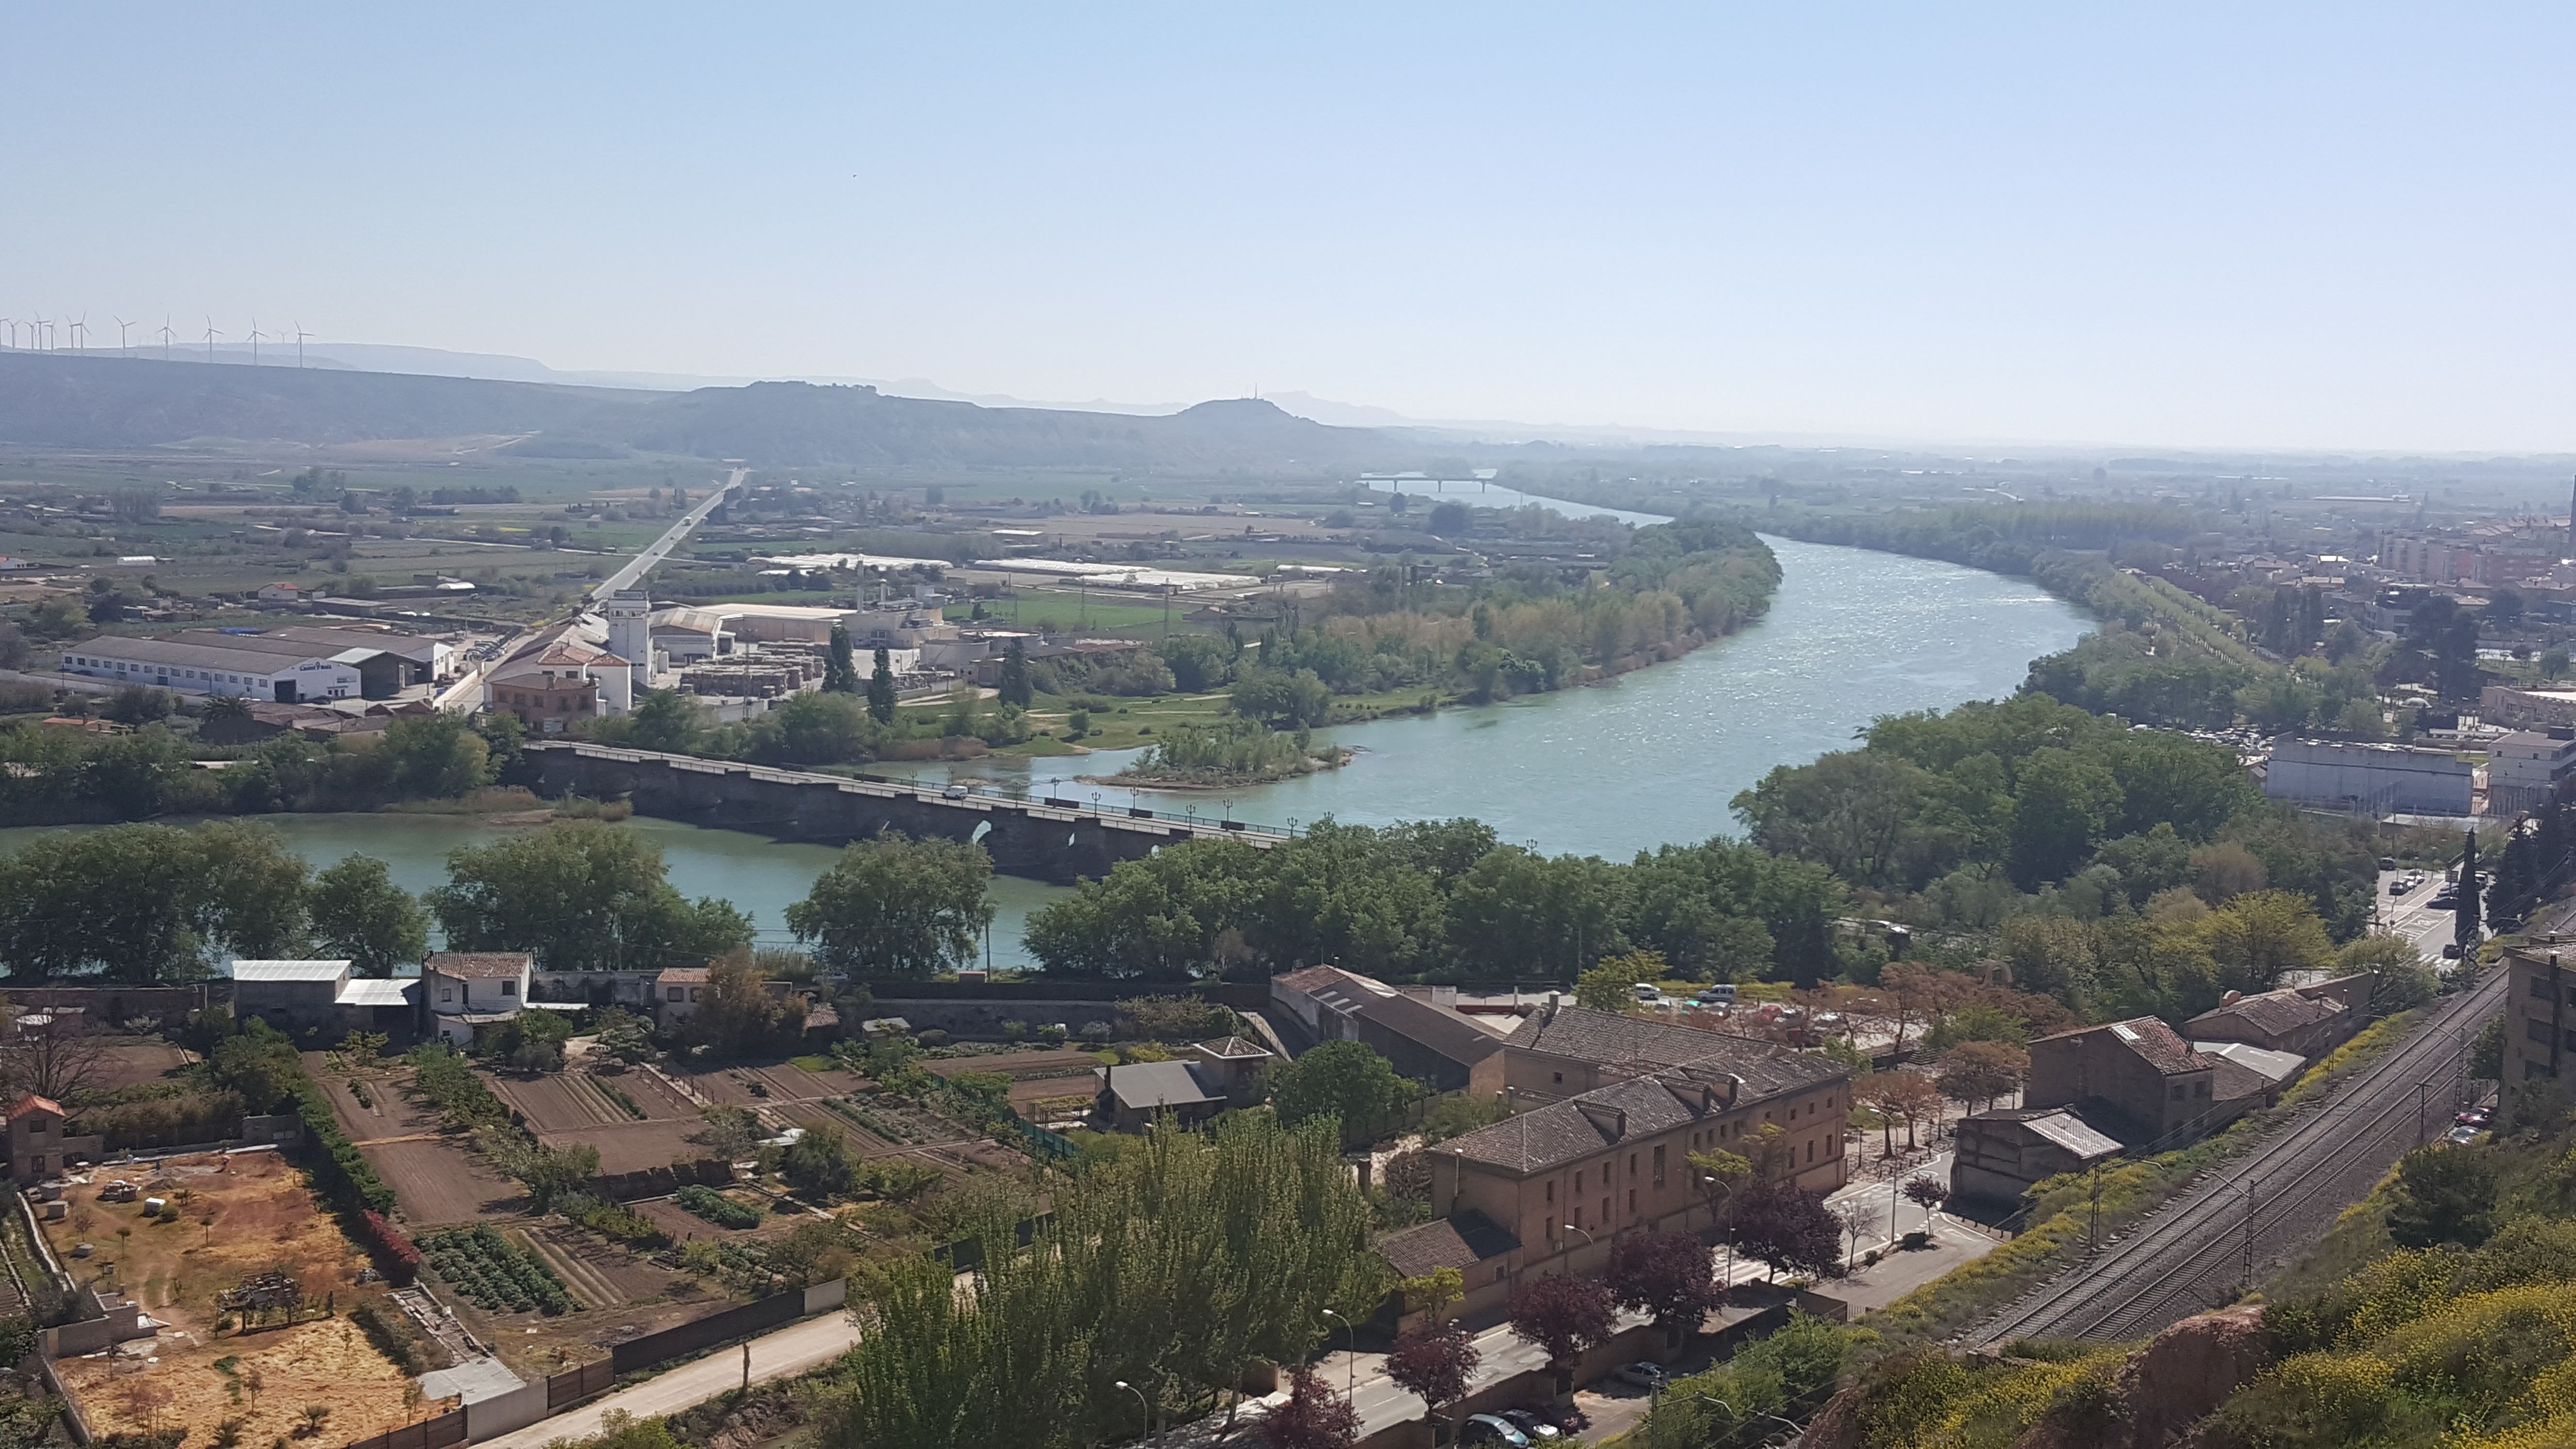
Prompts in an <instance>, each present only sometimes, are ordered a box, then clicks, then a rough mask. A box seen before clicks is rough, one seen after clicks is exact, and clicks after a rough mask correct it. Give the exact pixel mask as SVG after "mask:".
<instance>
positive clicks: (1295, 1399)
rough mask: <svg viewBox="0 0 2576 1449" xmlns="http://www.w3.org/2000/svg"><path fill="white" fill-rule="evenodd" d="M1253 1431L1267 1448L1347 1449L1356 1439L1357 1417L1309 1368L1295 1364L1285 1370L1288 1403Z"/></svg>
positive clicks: (1356, 1412) (1358, 1436)
mask: <svg viewBox="0 0 2576 1449" xmlns="http://www.w3.org/2000/svg"><path fill="white" fill-rule="evenodd" d="M1257 1432H1258V1433H1259V1434H1260V1436H1261V1442H1262V1443H1263V1444H1266V1445H1268V1446H1269V1449H1351V1446H1352V1445H1354V1444H1357V1443H1358V1442H1359V1440H1360V1416H1359V1411H1358V1410H1357V1409H1354V1408H1353V1407H1351V1404H1350V1401H1349V1400H1347V1399H1344V1398H1342V1397H1341V1396H1340V1395H1338V1394H1336V1393H1334V1392H1333V1391H1332V1390H1331V1389H1329V1388H1327V1387H1325V1385H1324V1380H1323V1377H1322V1375H1320V1374H1317V1373H1316V1372H1315V1370H1314V1368H1313V1367H1312V1366H1310V1365H1307V1364H1297V1365H1295V1366H1293V1367H1291V1368H1290V1369H1289V1370H1288V1402H1286V1403H1284V1404H1282V1405H1280V1406H1279V1407H1278V1408H1275V1409H1273V1410H1271V1411H1270V1412H1269V1414H1267V1415H1266V1416H1264V1417H1263V1418H1262V1420H1261V1424H1260V1427H1259V1429H1258V1430H1257Z"/></svg>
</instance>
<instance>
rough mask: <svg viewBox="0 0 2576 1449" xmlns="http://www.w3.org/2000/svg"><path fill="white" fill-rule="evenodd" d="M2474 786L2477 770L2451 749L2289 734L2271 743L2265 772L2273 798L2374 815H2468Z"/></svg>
mask: <svg viewBox="0 0 2576 1449" xmlns="http://www.w3.org/2000/svg"><path fill="white" fill-rule="evenodd" d="M2476 783H2477V780H2476V771H2475V770H2474V768H2473V767H2472V766H2471V765H2470V764H2469V762H2468V761H2466V760H2463V759H2461V758H2460V757H2459V756H2458V755H2456V754H2454V753H2452V752H2451V751H2449V750H2441V749H2427V748H2423V747H2421V746H2415V745H2390V744H2357V743H2352V742H2349V741H2343V740H2303V739H2298V738H2295V737H2293V736H2289V735H2284V736H2282V737H2281V738H2280V739H2277V740H2274V741H2273V742H2272V759H2271V763H2270V764H2269V765H2268V766H2267V767H2266V768H2265V770H2264V773H2263V793H2264V794H2265V795H2267V796H2269V797H2271V798H2272V799H2275V800H2286V801H2289V802H2291V803H2293V804H2299V805H2321V806H2327V807H2330V808H2334V809H2343V810H2360V811H2366V812H2368V813H2370V814H2372V815H2386V814H2390V813H2402V814H2410V815H2451V816H2465V815H2467V814H2468V813H2469V810H2470V798H2471V795H2472V794H2473V792H2474V790H2475V788H2476Z"/></svg>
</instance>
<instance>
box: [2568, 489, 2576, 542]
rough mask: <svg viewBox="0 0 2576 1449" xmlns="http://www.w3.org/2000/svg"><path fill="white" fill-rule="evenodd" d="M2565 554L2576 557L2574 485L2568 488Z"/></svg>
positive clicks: (2575, 493) (2575, 490)
mask: <svg viewBox="0 0 2576 1449" xmlns="http://www.w3.org/2000/svg"><path fill="white" fill-rule="evenodd" d="M2567 556H2568V557H2569V558H2576V487H2571V488H2569V489H2568V505H2567Z"/></svg>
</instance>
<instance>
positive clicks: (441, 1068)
mask: <svg viewBox="0 0 2576 1449" xmlns="http://www.w3.org/2000/svg"><path fill="white" fill-rule="evenodd" d="M411 1066H412V1085H413V1086H414V1087H416V1088H418V1089H419V1091H420V1094H421V1095H422V1096H423V1097H426V1098H428V1099H429V1104H430V1105H431V1106H433V1107H436V1108H437V1109H438V1110H439V1114H440V1116H441V1117H442V1118H443V1119H444V1120H443V1122H442V1123H441V1125H442V1126H445V1127H446V1128H447V1129H448V1130H450V1131H461V1130H464V1129H467V1128H472V1127H480V1126H482V1125H484V1124H486V1123H492V1122H507V1121H508V1120H510V1110H509V1109H508V1108H507V1107H504V1106H502V1105H501V1099H500V1098H498V1097H495V1096H493V1095H492V1089H491V1088H489V1087H486V1086H484V1085H483V1079H482V1078H481V1077H478V1076H476V1075H474V1068H473V1067H472V1066H470V1065H468V1064H467V1062H466V1059H465V1058H464V1057H462V1056H460V1055H458V1054H457V1053H455V1052H453V1051H450V1050H448V1048H447V1047H446V1046H445V1045H444V1044H443V1043H439V1042H430V1043H428V1044H426V1045H422V1046H417V1047H414V1048H412V1052H411Z"/></svg>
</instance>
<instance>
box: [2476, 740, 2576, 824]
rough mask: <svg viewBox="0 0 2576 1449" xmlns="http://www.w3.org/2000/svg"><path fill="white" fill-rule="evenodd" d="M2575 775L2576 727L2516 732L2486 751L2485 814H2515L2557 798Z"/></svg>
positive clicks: (2531, 809) (2539, 806)
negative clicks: (2562, 788)
mask: <svg viewBox="0 0 2576 1449" xmlns="http://www.w3.org/2000/svg"><path fill="white" fill-rule="evenodd" d="M2571 774H2576V728H2570V727H2568V726H2566V725H2557V726H2554V727H2552V728H2549V729H2545V730H2517V731H2515V732H2514V733H2512V734H2509V735H2506V736H2505V737H2504V738H2502V739H2500V740H2497V741H2496V742H2495V743H2494V744H2493V745H2491V746H2489V747H2488V751H2487V813H2488V814H2489V815H2518V814H2522V813H2524V812H2527V811H2534V810H2538V809H2540V808H2541V807H2542V806H2545V805H2547V804H2548V803H2549V802H2550V801H2551V800H2553V799H2556V798H2557V796H2558V792H2559V790H2560V788H2561V787H2563V786H2564V785H2565V784H2566V783H2567V777H2568V776H2569V775H2571Z"/></svg>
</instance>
